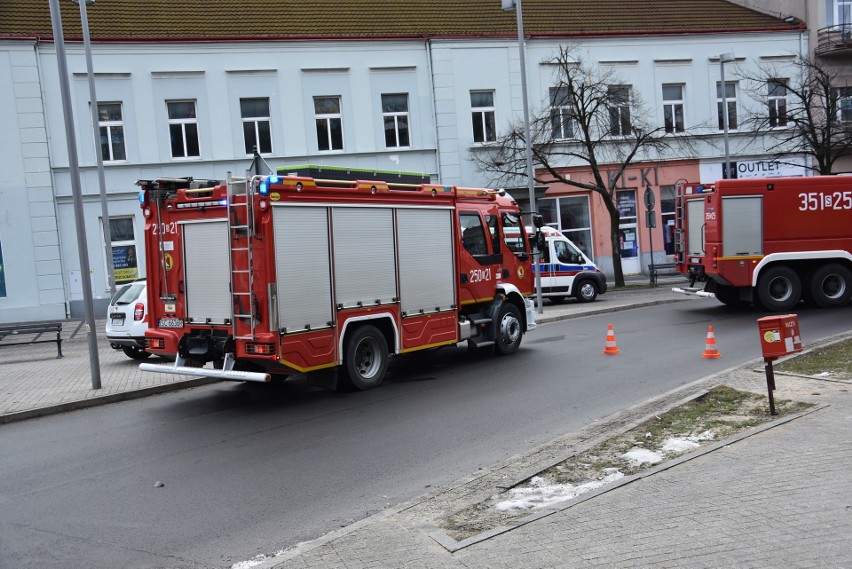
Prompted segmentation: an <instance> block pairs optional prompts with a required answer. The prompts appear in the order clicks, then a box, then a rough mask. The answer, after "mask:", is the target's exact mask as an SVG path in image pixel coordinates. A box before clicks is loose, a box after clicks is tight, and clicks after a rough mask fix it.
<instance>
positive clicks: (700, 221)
mask: <svg viewBox="0 0 852 569" xmlns="http://www.w3.org/2000/svg"><path fill="white" fill-rule="evenodd" d="M686 223H687V237H686V248H687V251H686V254H687V255H693V256H696V257H703V256H704V198H701V199H692V200H687V201H686Z"/></svg>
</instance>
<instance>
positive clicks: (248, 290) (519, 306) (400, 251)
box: [137, 176, 540, 389]
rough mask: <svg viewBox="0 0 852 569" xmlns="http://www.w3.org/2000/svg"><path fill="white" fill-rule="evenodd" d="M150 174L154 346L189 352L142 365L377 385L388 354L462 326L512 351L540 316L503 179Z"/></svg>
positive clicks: (454, 339) (144, 195) (471, 336)
mask: <svg viewBox="0 0 852 569" xmlns="http://www.w3.org/2000/svg"><path fill="white" fill-rule="evenodd" d="M137 183H138V184H139V185H140V187H141V188H142V190H141V192H140V202H141V206H142V210H143V215H144V218H145V252H146V263H147V280H148V306H149V312H150V315H149V327H148V331H147V333H146V343H147V350H148V351H149V352H152V353H154V354H161V355H166V356H174V357H175V358H176V361H175V365H158V364H149V363H145V364H141V365H140V369H143V370H144V371H151V372H161V373H162V372H165V373H172V374H179V375H193V376H209V377H216V378H222V379H232V380H240V381H270V378H273V377H276V376H281V377H284V376H288V375H293V374H297V373H307V374H308V378H309V380H311V379H314V380H316V383H318V384H323V385H326V386H328V387H338V386H342V385H348V386H351V387H354V388H356V389H368V388H372V387H375V386H377V385H379V384H380V383H381V381H382V379H383V378H384V376H385V373H386V371H387V367H388V362H389V358H390V356H391V355H396V354H404V353H407V352H414V351H418V350H424V349H429V348H435V347H440V346H449V345H455V344H458V343H460V342H464V341H467V344H468V347H472V348H479V349H489V350H493V351H494V352H495V353H497V354H502V355H507V354H511V353H513V352H515V351H516V350H517V349H518V347H519V345H520V343H521V339H522V337H523V335H524V333H525V332H527V331H529V330H532V329H533V328H535V325H536V324H535V309H534V304H533V302H532V300H530V299H529V298H528V297H529V296H531V295H532V294H533V273H532V265H531V264H532V260H533V259H532V255H531V251H530V248H529V244H528V241H527V239H526V236H525V232H524V231H523V228H524V223H523V221H522V219H521V215H520V213H521V212H520V210H519V208H518V205H517V203H516V202H515V201H514V200H512V199H511V197H510V196H508V195H505V194H504V192H502V191H498V190H490V189H478V188H460V187H453V186H443V185H434V184H419V185H403V184H398V185H393V184H390V185H389V184H388V183H387V182H381V181H345V180H320V179H314V178H310V177H304V176H265V177H262V176H254V177H252V178H248V179H241V180H228V181H218V180H198V179H192V178H181V179H156V180H140V181H139V182H137ZM538 223H539V224H540V221H538Z"/></svg>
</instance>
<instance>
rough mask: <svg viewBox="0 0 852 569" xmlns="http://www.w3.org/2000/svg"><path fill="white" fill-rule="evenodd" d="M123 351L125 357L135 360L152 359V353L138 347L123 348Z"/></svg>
mask: <svg viewBox="0 0 852 569" xmlns="http://www.w3.org/2000/svg"><path fill="white" fill-rule="evenodd" d="M121 351H122V352H124V355H125V356H127V357H128V358H132V359H134V360H147V359H148V358H150V357H151V352H146V351H145V350H143V349H142V348H137V347H136V346H122V347H121Z"/></svg>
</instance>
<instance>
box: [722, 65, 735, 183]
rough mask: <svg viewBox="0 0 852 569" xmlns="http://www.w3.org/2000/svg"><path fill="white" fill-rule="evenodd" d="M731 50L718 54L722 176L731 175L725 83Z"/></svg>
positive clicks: (726, 89) (728, 176)
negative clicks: (723, 157)
mask: <svg viewBox="0 0 852 569" xmlns="http://www.w3.org/2000/svg"><path fill="white" fill-rule="evenodd" d="M734 59H735V58H734V54H733V53H732V52H728V53H723V54H722V55H720V56H719V70H720V73H721V75H722V124H723V125H724V128H725V134H724V138H725V166H724V167H723V168H722V177H723V178H730V177H731V155H730V152H729V151H728V87H727V85H725V64H726V63H730V62H732V61H734Z"/></svg>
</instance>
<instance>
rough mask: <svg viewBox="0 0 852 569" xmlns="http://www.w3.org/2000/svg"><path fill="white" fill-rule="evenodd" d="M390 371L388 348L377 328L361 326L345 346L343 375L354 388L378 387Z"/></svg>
mask: <svg viewBox="0 0 852 569" xmlns="http://www.w3.org/2000/svg"><path fill="white" fill-rule="evenodd" d="M387 369H388V346H387V343H386V342H385V337H384V336H383V335H382V333H381V332H379V330H378V328H376V327H375V326H361V327H360V328H358V329H357V330H355V331H354V332H352V334H350V335H349V336H347V338H346V342H345V343H344V344H343V370H342V371H343V374H344V376H345V378H346V380H347V381H348V382H349V384H351V386H352V387H354V388H355V389H358V390H360V391H363V390H365V389H372V388H374V387H378V386H379V384H381V383H382V380H383V379H384V378H385V372H386V371H387Z"/></svg>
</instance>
